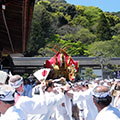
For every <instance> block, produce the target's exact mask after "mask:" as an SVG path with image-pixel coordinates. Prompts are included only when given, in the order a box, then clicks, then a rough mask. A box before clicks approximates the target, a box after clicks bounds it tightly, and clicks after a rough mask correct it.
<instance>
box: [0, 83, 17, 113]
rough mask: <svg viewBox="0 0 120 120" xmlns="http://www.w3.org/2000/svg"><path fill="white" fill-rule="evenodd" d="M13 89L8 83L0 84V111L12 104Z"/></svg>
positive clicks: (3, 111)
mask: <svg viewBox="0 0 120 120" xmlns="http://www.w3.org/2000/svg"><path fill="white" fill-rule="evenodd" d="M14 93H15V89H14V88H12V87H11V86H9V85H0V112H1V113H2V114H4V113H5V111H6V110H7V109H8V108H9V107H10V106H12V105H13V104H14Z"/></svg>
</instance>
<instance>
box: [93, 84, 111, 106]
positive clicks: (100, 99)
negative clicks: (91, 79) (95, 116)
mask: <svg viewBox="0 0 120 120" xmlns="http://www.w3.org/2000/svg"><path fill="white" fill-rule="evenodd" d="M93 101H94V103H95V105H96V106H97V107H100V108H104V107H106V106H108V105H109V104H110V103H111V101H112V97H111V93H110V88H109V87H108V86H97V87H95V88H94V90H93Z"/></svg>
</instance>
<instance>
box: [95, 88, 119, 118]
mask: <svg viewBox="0 0 120 120" xmlns="http://www.w3.org/2000/svg"><path fill="white" fill-rule="evenodd" d="M93 101H94V104H95V105H96V107H97V109H98V112H99V113H98V115H97V117H96V119H95V120H120V111H119V110H118V109H117V108H115V107H113V106H111V105H110V103H111V101H112V97H111V91H110V88H109V87H108V86H97V87H95V88H94V90H93Z"/></svg>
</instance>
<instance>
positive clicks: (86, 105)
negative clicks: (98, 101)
mask: <svg viewBox="0 0 120 120" xmlns="http://www.w3.org/2000/svg"><path fill="white" fill-rule="evenodd" d="M73 94H74V96H73V103H74V104H75V103H76V104H78V107H79V110H80V112H79V113H80V115H79V117H83V118H84V119H85V120H95V117H96V115H97V113H98V112H97V108H96V106H95V105H94V103H93V99H92V89H90V88H89V89H87V90H85V91H82V90H81V91H79V92H73ZM81 115H82V116H81Z"/></svg>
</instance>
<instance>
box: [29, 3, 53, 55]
mask: <svg viewBox="0 0 120 120" xmlns="http://www.w3.org/2000/svg"><path fill="white" fill-rule="evenodd" d="M51 23H52V16H51V14H50V13H49V12H48V11H46V9H45V8H44V7H43V6H42V5H38V4H37V5H35V10H34V14H33V20H32V26H31V34H30V40H29V42H28V52H31V53H33V55H34V54H36V53H37V51H38V49H39V48H40V47H44V46H45V44H46V43H45V39H47V38H48V37H49V35H50V33H51V31H52V30H51Z"/></svg>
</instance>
